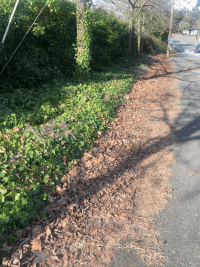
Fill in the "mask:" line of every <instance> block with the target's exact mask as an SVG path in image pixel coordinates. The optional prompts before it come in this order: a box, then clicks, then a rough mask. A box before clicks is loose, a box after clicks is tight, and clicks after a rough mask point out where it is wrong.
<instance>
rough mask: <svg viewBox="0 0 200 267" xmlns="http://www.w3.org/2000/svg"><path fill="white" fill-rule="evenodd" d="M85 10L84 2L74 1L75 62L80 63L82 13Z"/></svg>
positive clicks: (82, 32) (82, 26)
mask: <svg viewBox="0 0 200 267" xmlns="http://www.w3.org/2000/svg"><path fill="white" fill-rule="evenodd" d="M85 10H86V1H85V0H76V25H77V49H78V51H77V52H78V53H77V61H80V55H81V51H82V46H83V34H84V23H83V18H84V13H85Z"/></svg>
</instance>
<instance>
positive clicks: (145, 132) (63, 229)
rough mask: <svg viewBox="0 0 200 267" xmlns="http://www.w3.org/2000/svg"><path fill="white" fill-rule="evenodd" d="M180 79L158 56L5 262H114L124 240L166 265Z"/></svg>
mask: <svg viewBox="0 0 200 267" xmlns="http://www.w3.org/2000/svg"><path fill="white" fill-rule="evenodd" d="M176 83H177V80H176V77H175V74H174V68H173V64H172V63H171V62H170V61H169V60H168V59H167V58H166V57H165V56H164V55H159V56H154V57H153V58H152V62H151V68H150V71H149V72H148V74H146V75H145V76H142V77H141V78H140V79H139V80H138V82H137V83H136V84H134V86H133V89H132V90H131V92H130V93H129V94H127V95H126V96H125V102H124V104H123V105H122V106H121V107H120V108H119V110H118V112H117V114H116V118H115V120H114V121H113V122H112V123H111V125H110V130H109V131H108V132H107V133H106V134H105V136H103V135H102V133H100V132H99V133H98V136H99V138H98V140H97V141H96V142H95V144H94V148H93V149H92V150H91V151H85V153H84V156H83V158H82V159H80V160H78V161H77V162H75V163H74V164H73V166H72V167H71V169H70V170H69V172H68V173H67V174H64V175H63V178H62V184H61V185H60V186H57V190H56V194H55V196H54V197H52V198H51V201H50V202H51V203H50V204H49V205H48V206H47V207H46V210H47V211H48V214H47V215H48V220H47V221H42V220H41V219H40V220H39V222H37V225H32V226H29V227H27V228H26V229H22V230H19V232H18V234H21V235H22V236H24V237H23V238H21V240H19V241H16V242H13V244H11V245H12V248H15V251H16V248H17V247H16V246H18V244H19V243H20V244H22V243H23V242H24V241H26V239H27V236H28V237H29V238H30V240H27V241H29V242H27V241H26V242H27V243H26V242H25V243H26V244H23V245H21V247H19V246H18V248H19V249H18V257H14V254H13V255H12V256H11V260H8V259H6V258H4V259H3V265H2V266H10V265H8V264H13V261H14V259H15V261H14V262H15V264H18V263H19V259H20V264H21V265H20V266H24V267H25V266H36V263H37V262H39V263H40V266H69V267H73V266H91V267H92V266H99V267H100V266H109V264H110V262H111V260H112V258H113V257H114V255H115V251H114V249H115V250H116V249H120V248H122V244H121V242H122V241H123V240H128V241H127V243H126V247H128V248H134V249H136V250H137V253H138V256H140V258H141V259H142V260H143V261H144V262H145V263H146V265H147V266H150V265H156V266H158V264H161V263H162V261H163V260H164V255H163V254H162V251H161V249H160V245H161V243H162V241H161V240H160V238H159V236H160V234H159V232H157V231H156V230H155V229H154V227H155V225H156V222H155V221H154V218H155V217H154V216H156V215H158V213H159V212H160V211H161V210H162V209H164V208H165V207H166V205H167V204H168V201H167V199H166V198H167V197H171V194H170V191H171V190H170V182H169V177H170V175H171V174H172V173H171V168H170V164H172V163H174V158H173V154H172V151H171V149H172V147H173V145H174V144H175V142H176V140H175V137H173V135H172V134H171V129H172V125H173V119H174V118H175V116H176V114H177V113H178V112H179V107H178V106H177V104H178V100H179V93H178V91H175V90H173V89H174V88H175V86H176ZM66 180H68V181H70V184H68V183H67V182H66ZM52 214H54V219H52V217H51V216H52ZM127 238H128V239H127ZM17 242H18V243H17ZM6 246H7V245H6V244H4V246H3V247H4V249H7V247H8V246H7V247H6ZM123 248H124V247H123ZM15 266H17V265H15ZM159 266H160V265H159Z"/></svg>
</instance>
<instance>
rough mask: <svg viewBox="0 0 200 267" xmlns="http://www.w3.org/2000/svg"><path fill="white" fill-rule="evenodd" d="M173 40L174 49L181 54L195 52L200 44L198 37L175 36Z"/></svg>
mask: <svg viewBox="0 0 200 267" xmlns="http://www.w3.org/2000/svg"><path fill="white" fill-rule="evenodd" d="M171 40H172V47H174V48H175V49H176V50H178V51H179V52H186V53H189V52H194V51H195V50H196V49H197V46H198V44H199V41H198V40H197V39H196V36H186V35H179V34H173V35H172V38H171Z"/></svg>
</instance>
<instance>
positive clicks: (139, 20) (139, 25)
mask: <svg viewBox="0 0 200 267" xmlns="http://www.w3.org/2000/svg"><path fill="white" fill-rule="evenodd" d="M139 7H140V1H139V0H138V9H139ZM140 45H141V13H140V14H139V15H138V54H140V50H141V49H140Z"/></svg>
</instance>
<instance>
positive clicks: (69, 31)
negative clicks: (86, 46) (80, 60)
mask: <svg viewBox="0 0 200 267" xmlns="http://www.w3.org/2000/svg"><path fill="white" fill-rule="evenodd" d="M15 2H16V1H15V0H11V1H9V5H8V3H7V0H2V1H1V4H0V21H1V23H0V35H1V36H3V34H4V31H5V29H6V26H7V23H8V20H9V17H10V14H11V12H12V8H13V6H14V4H15ZM24 2H25V1H21V3H20V4H19V6H18V8H17V10H16V13H15V17H14V19H13V22H12V25H11V27H10V30H9V32H8V35H7V37H6V40H5V42H4V45H1V47H0V72H1V70H2V69H3V67H4V66H5V64H6V62H7V61H8V59H9V58H10V56H11V55H12V54H13V52H14V51H15V49H16V47H17V46H18V44H19V43H20V41H21V40H22V38H23V37H24V36H25V33H26V32H27V30H28V29H29V27H30V26H31V24H32V23H33V21H34V19H35V18H36V17H37V15H38V14H39V12H40V10H41V9H42V7H43V6H44V4H45V3H46V1H45V0H41V1H38V0H33V1H32V4H30V3H26V4H25V3H24ZM75 10H76V9H75V3H70V2H66V1H61V0H56V1H51V3H50V4H49V5H48V6H46V7H45V9H44V10H43V12H42V13H41V15H40V16H39V18H38V19H37V21H36V23H35V24H34V26H33V28H32V29H31V31H30V32H29V33H28V35H27V36H26V38H25V40H24V41H23V43H22V44H21V46H20V47H19V49H18V50H17V52H16V53H15V55H14V56H13V58H12V59H11V61H10V63H9V64H8V66H7V67H6V69H5V70H4V72H3V73H2V75H1V79H0V92H1V93H3V92H7V91H14V90H15V89H17V88H19V87H26V88H33V87H35V86H37V84H42V83H44V82H46V81H48V80H52V79H53V78H57V77H60V76H61V73H63V74H65V75H68V76H70V75H71V74H72V73H73V71H74V68H75V60H74V56H75V53H74V48H73V46H72V44H73V43H75V41H76V17H75Z"/></svg>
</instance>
